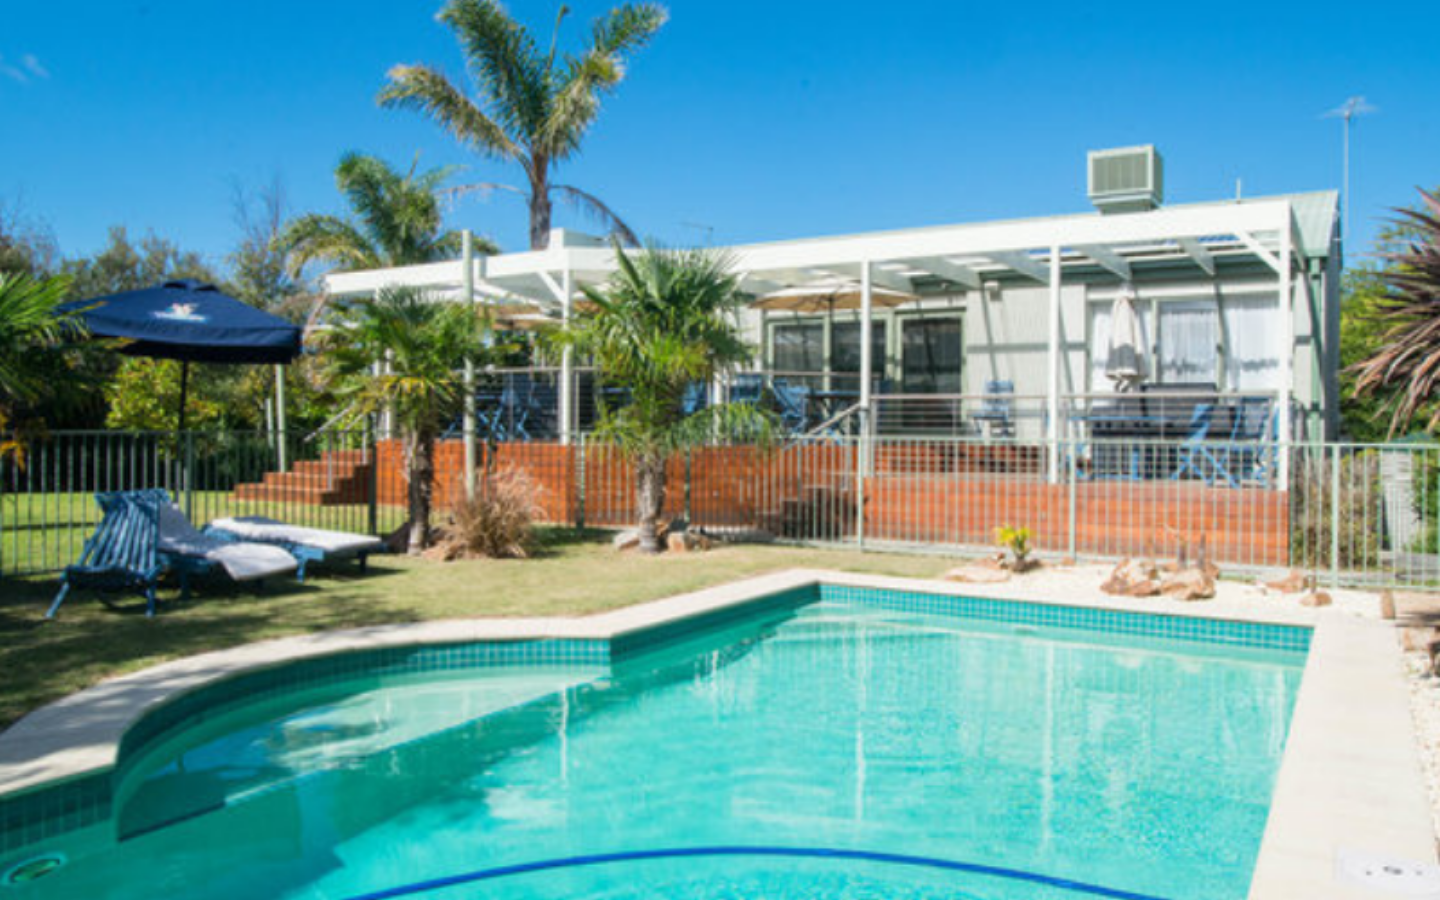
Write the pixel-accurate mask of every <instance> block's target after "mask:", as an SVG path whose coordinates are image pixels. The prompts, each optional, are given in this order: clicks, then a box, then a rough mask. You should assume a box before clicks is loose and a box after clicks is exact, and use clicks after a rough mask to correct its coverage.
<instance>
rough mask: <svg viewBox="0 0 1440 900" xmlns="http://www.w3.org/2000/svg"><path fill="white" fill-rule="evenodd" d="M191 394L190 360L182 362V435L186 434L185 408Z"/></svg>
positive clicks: (180, 428) (179, 429) (180, 430)
mask: <svg viewBox="0 0 1440 900" xmlns="http://www.w3.org/2000/svg"><path fill="white" fill-rule="evenodd" d="M189 394H190V360H188V359H182V360H181V361H180V427H179V428H178V429H176V430H177V431H179V432H180V434H182V435H183V434H184V433H185V406H186V401H187V400H188V399H189Z"/></svg>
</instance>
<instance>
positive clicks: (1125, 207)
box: [1088, 144, 1165, 213]
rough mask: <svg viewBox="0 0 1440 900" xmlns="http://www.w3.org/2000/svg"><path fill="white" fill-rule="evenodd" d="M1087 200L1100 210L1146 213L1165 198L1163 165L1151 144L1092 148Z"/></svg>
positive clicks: (1089, 158)
mask: <svg viewBox="0 0 1440 900" xmlns="http://www.w3.org/2000/svg"><path fill="white" fill-rule="evenodd" d="M1088 160H1089V173H1090V178H1089V186H1090V202H1091V203H1094V204H1095V208H1096V209H1098V210H1100V211H1101V212H1102V213H1119V212H1148V211H1150V210H1152V209H1155V208H1157V207H1158V206H1159V205H1160V203H1161V201H1163V200H1164V199H1165V165H1164V162H1163V161H1162V160H1161V159H1160V153H1159V151H1157V150H1156V149H1155V145H1154V144H1146V145H1145V146H1143V147H1118V148H1116V149H1113V150H1091V151H1090V153H1089V154H1088Z"/></svg>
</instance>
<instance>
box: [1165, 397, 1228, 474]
mask: <svg viewBox="0 0 1440 900" xmlns="http://www.w3.org/2000/svg"><path fill="white" fill-rule="evenodd" d="M1215 409H1216V407H1215V405H1214V404H1211V403H1200V404H1197V405H1196V406H1195V409H1194V412H1192V413H1191V415H1190V432H1189V434H1188V435H1186V437H1185V440H1184V441H1183V442H1182V443H1181V444H1180V448H1179V456H1178V462H1179V464H1178V465H1177V466H1176V467H1175V471H1174V472H1171V473H1170V479H1171V480H1172V481H1175V480H1178V479H1180V478H1182V477H1184V476H1185V475H1186V474H1187V473H1189V474H1191V475H1194V476H1195V477H1196V478H1198V479H1200V480H1201V481H1203V482H1205V483H1206V484H1207V485H1213V484H1214V483H1215V482H1217V481H1219V480H1220V479H1222V478H1223V479H1225V481H1226V482H1228V483H1229V484H1230V485H1231V487H1239V486H1240V485H1239V482H1237V481H1236V480H1235V476H1234V475H1232V474H1231V473H1230V467H1229V466H1228V465H1226V463H1227V462H1229V460H1228V458H1227V459H1222V458H1221V456H1228V454H1226V449H1227V448H1226V446H1225V445H1223V444H1219V445H1212V444H1209V443H1207V440H1208V439H1209V437H1210V429H1211V427H1212V426H1213V424H1214V421H1215ZM1217 451H1218V452H1219V454H1220V455H1217ZM1207 468H1208V471H1206V470H1207Z"/></svg>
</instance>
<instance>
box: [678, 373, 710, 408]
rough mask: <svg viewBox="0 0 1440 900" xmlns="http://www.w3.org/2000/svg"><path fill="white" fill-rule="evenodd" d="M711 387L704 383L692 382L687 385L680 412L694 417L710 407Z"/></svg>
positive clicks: (681, 399) (681, 400)
mask: <svg viewBox="0 0 1440 900" xmlns="http://www.w3.org/2000/svg"><path fill="white" fill-rule="evenodd" d="M709 387H710V386H709V385H707V384H706V383H705V382H703V381H692V382H690V383H689V384H687V385H685V395H684V396H683V397H681V398H680V411H681V412H682V413H684V414H685V415H687V416H693V415H695V414H696V413H698V412H699V411H700V410H702V409H704V408H705V407H706V406H708V405H709V401H710V398H709V393H710V391H709Z"/></svg>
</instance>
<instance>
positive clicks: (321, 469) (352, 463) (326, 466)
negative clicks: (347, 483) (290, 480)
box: [290, 459, 371, 477]
mask: <svg viewBox="0 0 1440 900" xmlns="http://www.w3.org/2000/svg"><path fill="white" fill-rule="evenodd" d="M370 465H371V464H370V463H366V462H363V461H361V460H359V459H356V460H332V459H302V460H300V461H299V462H297V463H295V464H294V465H293V466H291V467H290V468H291V470H292V471H295V472H301V473H304V474H306V475H334V476H336V477H341V476H346V475H351V474H354V473H355V472H360V471H363V470H365V469H368V468H370Z"/></svg>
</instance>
